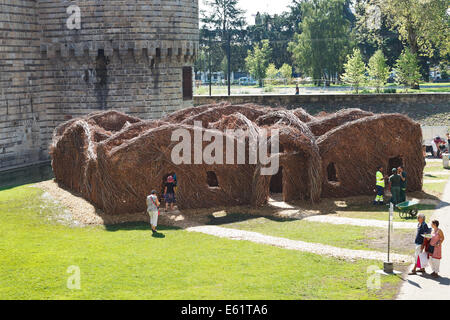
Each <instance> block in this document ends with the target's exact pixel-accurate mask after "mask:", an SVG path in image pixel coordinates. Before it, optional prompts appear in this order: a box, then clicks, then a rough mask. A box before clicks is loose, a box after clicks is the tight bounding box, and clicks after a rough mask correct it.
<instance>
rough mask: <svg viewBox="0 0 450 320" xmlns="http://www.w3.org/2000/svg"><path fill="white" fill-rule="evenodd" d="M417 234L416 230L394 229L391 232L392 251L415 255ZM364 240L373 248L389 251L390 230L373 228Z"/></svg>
mask: <svg viewBox="0 0 450 320" xmlns="http://www.w3.org/2000/svg"><path fill="white" fill-rule="evenodd" d="M415 235H416V230H403V229H402V230H394V232H392V233H391V252H393V253H399V254H410V255H413V254H414V238H415ZM363 242H364V243H365V244H366V245H367V246H368V247H369V248H370V249H372V250H376V251H382V252H383V251H384V252H387V249H388V245H387V244H388V230H387V229H374V228H371V229H369V230H368V231H367V232H366V239H365V240H363Z"/></svg>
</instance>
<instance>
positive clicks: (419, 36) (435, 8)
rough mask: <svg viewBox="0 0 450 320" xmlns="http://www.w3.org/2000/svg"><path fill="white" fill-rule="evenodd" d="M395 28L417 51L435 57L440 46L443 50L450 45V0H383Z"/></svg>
mask: <svg viewBox="0 0 450 320" xmlns="http://www.w3.org/2000/svg"><path fill="white" fill-rule="evenodd" d="M379 1H380V7H381V8H382V10H384V12H385V13H386V15H387V16H388V17H389V22H390V25H391V27H392V28H395V29H397V30H398V32H399V34H400V38H401V40H402V41H404V42H405V43H407V44H408V46H409V47H410V49H411V52H412V53H413V54H418V53H419V52H420V53H422V54H424V55H427V56H429V57H431V56H432V55H433V53H434V50H435V48H436V47H439V48H440V49H441V54H442V55H445V54H448V53H449V49H450V47H449V46H450V28H449V23H450V16H449V15H448V13H447V10H448V8H449V2H448V0H379Z"/></svg>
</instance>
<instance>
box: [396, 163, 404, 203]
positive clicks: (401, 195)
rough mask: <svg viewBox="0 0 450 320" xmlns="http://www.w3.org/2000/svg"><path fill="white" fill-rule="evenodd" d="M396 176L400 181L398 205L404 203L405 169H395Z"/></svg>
mask: <svg viewBox="0 0 450 320" xmlns="http://www.w3.org/2000/svg"><path fill="white" fill-rule="evenodd" d="M397 172H398V175H399V176H400V179H402V181H401V183H400V198H399V203H401V202H405V201H406V172H405V168H403V166H400V167H398V169H397Z"/></svg>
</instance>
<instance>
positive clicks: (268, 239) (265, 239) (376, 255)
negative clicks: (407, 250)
mask: <svg viewBox="0 0 450 320" xmlns="http://www.w3.org/2000/svg"><path fill="white" fill-rule="evenodd" d="M186 230H187V231H191V232H201V233H205V234H209V235H212V236H216V237H221V238H228V239H232V240H247V241H251V242H255V243H261V244H267V245H271V246H276V247H280V248H285V249H290V250H298V251H305V252H311V253H315V254H320V255H327V256H331V257H335V258H341V259H347V260H355V259H369V260H380V261H384V260H386V253H383V252H378V251H369V250H352V249H345V248H338V247H333V246H329V245H325V244H319V243H311V242H304V241H299V240H291V239H286V238H280V237H273V236H268V235H264V234H261V233H258V232H252V231H245V230H237V229H231V228H223V227H218V226H198V227H192V228H188V229H186ZM391 260H392V261H394V262H410V261H412V258H411V257H410V256H406V255H402V254H391Z"/></svg>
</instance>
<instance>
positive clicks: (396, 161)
mask: <svg viewBox="0 0 450 320" xmlns="http://www.w3.org/2000/svg"><path fill="white" fill-rule="evenodd" d="M402 165H403V159H402V157H400V156H397V157H394V158H389V163H388V172H387V174H391V173H392V169H393V168H398V167H400V166H402Z"/></svg>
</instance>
